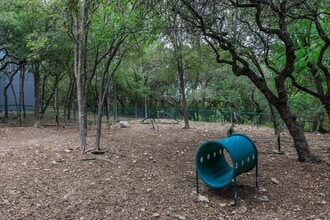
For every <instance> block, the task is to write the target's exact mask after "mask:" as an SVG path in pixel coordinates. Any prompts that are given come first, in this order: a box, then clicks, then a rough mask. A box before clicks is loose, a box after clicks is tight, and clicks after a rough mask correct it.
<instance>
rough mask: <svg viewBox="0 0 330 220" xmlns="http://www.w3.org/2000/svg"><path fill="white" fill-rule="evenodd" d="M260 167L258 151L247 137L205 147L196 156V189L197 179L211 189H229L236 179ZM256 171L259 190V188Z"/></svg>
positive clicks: (206, 143) (211, 143)
mask: <svg viewBox="0 0 330 220" xmlns="http://www.w3.org/2000/svg"><path fill="white" fill-rule="evenodd" d="M257 166H258V151H257V147H256V146H255V144H254V142H253V141H252V140H251V139H250V138H249V137H248V136H246V135H243V134H233V135H231V136H229V137H227V138H225V139H219V140H215V141H207V142H205V143H203V144H202V145H201V146H200V147H199V148H198V151H197V154H196V181H197V182H196V183H197V185H196V188H197V192H198V177H199V178H201V179H202V180H203V182H204V183H205V184H206V185H207V186H209V187H212V188H223V187H226V186H227V185H228V184H229V183H230V182H231V181H232V180H234V183H235V203H236V177H237V176H238V175H240V174H242V173H244V172H248V171H250V170H252V169H253V168H254V167H257ZM257 170H258V169H257V168H256V186H258V180H257V177H258V171H257Z"/></svg>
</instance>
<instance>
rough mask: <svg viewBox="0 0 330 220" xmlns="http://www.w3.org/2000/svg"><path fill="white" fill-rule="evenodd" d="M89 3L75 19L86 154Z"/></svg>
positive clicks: (82, 138) (82, 145) (76, 67)
mask: <svg viewBox="0 0 330 220" xmlns="http://www.w3.org/2000/svg"><path fill="white" fill-rule="evenodd" d="M87 7H88V6H87V2H86V0H84V1H83V4H82V7H81V16H80V18H79V15H78V14H79V12H77V15H76V17H75V19H74V29H75V44H74V72H75V77H76V83H77V102H78V111H79V131H80V150H81V151H82V152H84V151H85V150H86V147H87V106H86V92H85V89H86V88H85V87H86V79H85V77H86V75H85V71H86V70H85V69H84V63H85V58H86V54H85V46H86V39H85V37H86V31H87V24H86V16H87Z"/></svg>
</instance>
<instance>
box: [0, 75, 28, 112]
mask: <svg viewBox="0 0 330 220" xmlns="http://www.w3.org/2000/svg"><path fill="white" fill-rule="evenodd" d="M19 75H20V74H19V73H17V74H16V75H15V76H14V79H13V82H12V87H9V89H8V90H7V95H8V109H9V110H10V111H16V110H18V107H17V106H16V103H18V102H19V90H20V84H19ZM7 83H8V79H7V77H5V76H4V75H3V74H2V73H0V111H4V94H3V92H4V87H5V85H6V84H7ZM13 90H14V91H13ZM14 94H15V95H14ZM15 96H16V101H15ZM24 103H25V109H26V111H33V110H34V78H33V74H32V73H25V80H24Z"/></svg>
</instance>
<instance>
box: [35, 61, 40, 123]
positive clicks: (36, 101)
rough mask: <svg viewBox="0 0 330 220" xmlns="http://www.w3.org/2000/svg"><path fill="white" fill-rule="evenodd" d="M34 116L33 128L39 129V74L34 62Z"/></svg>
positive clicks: (37, 64)
mask: <svg viewBox="0 0 330 220" xmlns="http://www.w3.org/2000/svg"><path fill="white" fill-rule="evenodd" d="M33 77H34V116H35V122H34V126H35V127H37V128H38V127H39V126H40V109H39V107H40V106H39V101H40V95H39V82H40V72H39V63H38V62H35V64H34V73H33Z"/></svg>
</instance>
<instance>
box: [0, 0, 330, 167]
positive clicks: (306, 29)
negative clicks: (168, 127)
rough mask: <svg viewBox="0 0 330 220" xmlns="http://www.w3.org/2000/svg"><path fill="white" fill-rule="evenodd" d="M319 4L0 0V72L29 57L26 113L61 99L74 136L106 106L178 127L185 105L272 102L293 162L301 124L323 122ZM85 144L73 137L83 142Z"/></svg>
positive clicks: (301, 146) (5, 76)
mask: <svg viewBox="0 0 330 220" xmlns="http://www.w3.org/2000/svg"><path fill="white" fill-rule="evenodd" d="M329 5H330V4H329V1H328V0H327V1H322V2H319V1H311V0H309V1H307V0H303V1H277V0H266V1H265V0H244V1H235V0H229V1H218V0H201V1H200V0H198V1H185V0H168V1H158V2H155V1H142V0H141V1H140V0H125V1H119V0H118V1H103V0H97V1H91V0H84V1H68V0H60V1H52V0H50V1H42V0H33V1H27V0H13V1H10V2H8V1H7V2H6V1H2V2H1V3H0V6H1V7H0V11H1V14H2V15H3V16H1V18H0V21H1V22H0V36H1V38H0V39H1V40H0V51H1V54H2V56H1V57H0V61H1V63H0V71H1V72H0V74H1V75H0V77H1V79H2V80H9V79H10V76H11V75H13V74H16V73H15V71H16V70H17V71H19V70H20V68H21V67H22V66H27V67H28V69H29V71H30V72H32V73H33V75H34V78H35V83H36V87H35V94H34V96H35V100H36V101H35V103H36V104H35V108H36V109H41V111H35V113H36V115H37V116H36V120H40V119H41V118H42V114H44V113H45V111H46V109H47V108H48V107H49V106H52V105H53V107H54V109H55V110H56V112H58V109H59V108H60V107H59V106H63V108H64V112H65V113H64V115H67V117H66V119H70V117H71V116H70V112H71V109H75V108H77V106H78V107H79V112H80V116H79V120H80V125H81V136H82V137H86V135H87V130H86V128H87V124H88V118H87V112H88V111H89V110H90V111H94V112H98V120H97V121H98V124H97V125H98V132H100V130H101V127H102V126H101V125H102V116H103V115H104V114H107V116H108V114H109V112H110V110H111V109H114V108H116V109H117V110H116V111H118V108H122V109H129V108H131V107H134V108H135V109H138V108H141V109H144V110H145V115H144V116H145V117H146V116H147V109H164V108H180V109H182V111H181V112H182V113H183V115H185V118H186V120H185V121H186V125H185V127H187V128H188V127H189V124H188V123H187V122H188V121H187V120H188V117H190V118H191V117H192V115H190V114H192V113H191V112H192V111H190V110H191V109H194V110H229V111H242V112H257V113H260V112H269V111H273V110H272V108H274V109H275V111H276V113H277V114H278V115H279V116H280V118H281V119H282V121H283V122H284V123H285V125H286V127H287V128H288V130H289V131H290V134H291V135H292V137H293V139H294V141H295V148H296V150H297V152H298V158H299V160H301V161H308V160H311V158H312V157H313V155H312V153H311V152H310V151H309V148H308V143H307V142H306V140H305V137H304V127H303V122H305V121H311V122H312V123H314V124H315V126H314V127H315V130H318V129H319V128H324V126H325V127H326V125H325V124H326V123H329V122H330V72H329V68H330V67H329V59H330V52H329V45H330V28H329V26H328V25H327V24H328V23H329V16H330V14H329V13H328V11H329ZM9 64H13V65H16V67H17V68H16V70H15V69H8V68H7V66H8V65H9ZM9 81H10V80H9ZM1 94H5V92H3V91H1ZM0 105H3V103H0ZM135 113H136V114H135V115H136V116H137V115H138V114H137V110H136V112H135ZM40 114H41V115H40ZM108 119H109V116H108ZM274 120H275V119H274ZM326 128H327V127H326ZM99 135H100V133H98V135H97V138H96V141H95V146H94V147H95V149H97V150H100V146H99V143H100V141H99V140H100V138H101V137H100V136H99ZM86 145H87V143H86V139H85V138H82V139H81V149H82V150H86Z"/></svg>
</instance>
